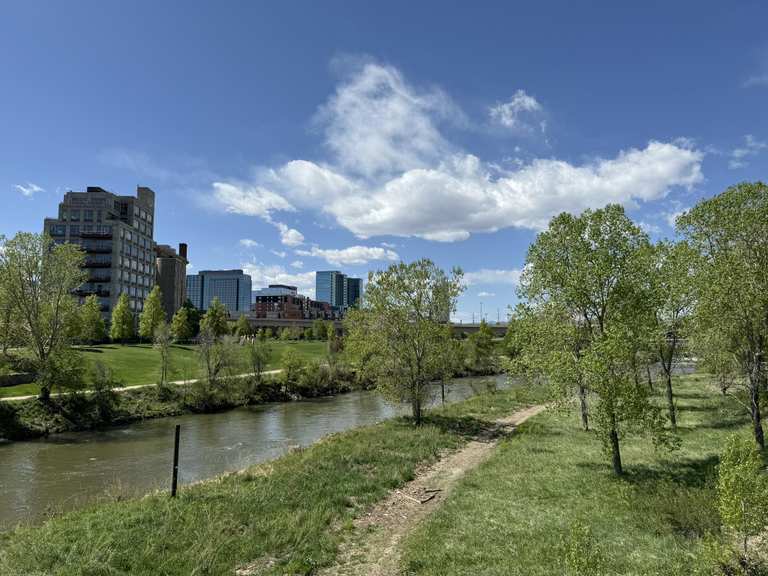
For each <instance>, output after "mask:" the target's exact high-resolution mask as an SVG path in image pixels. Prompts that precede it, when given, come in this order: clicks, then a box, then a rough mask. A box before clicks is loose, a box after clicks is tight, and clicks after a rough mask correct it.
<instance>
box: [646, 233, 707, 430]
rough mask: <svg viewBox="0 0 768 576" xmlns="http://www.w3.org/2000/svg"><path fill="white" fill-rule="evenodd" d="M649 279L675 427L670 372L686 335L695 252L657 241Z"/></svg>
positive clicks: (656, 337)
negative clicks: (651, 281) (652, 268)
mask: <svg viewBox="0 0 768 576" xmlns="http://www.w3.org/2000/svg"><path fill="white" fill-rule="evenodd" d="M654 255H655V265H654V270H653V272H654V273H653V274H652V275H651V278H652V279H653V292H654V307H655V311H654V324H655V328H656V330H655V334H654V338H653V340H654V348H655V352H656V358H658V361H659V365H660V366H661V371H662V372H663V375H664V382H665V390H666V396H667V410H668V412H669V421H670V423H671V424H672V428H673V429H674V428H676V427H677V414H676V410H675V397H674V391H673V389H672V372H673V371H674V368H675V362H676V361H677V358H678V356H679V354H680V352H681V349H680V348H681V342H682V341H683V340H684V339H685V338H686V336H687V333H688V326H689V323H690V322H689V320H690V316H691V314H692V312H693V308H694V304H695V301H696V300H695V292H694V283H693V267H694V260H695V258H696V254H695V252H694V251H693V250H692V249H691V247H690V246H689V245H688V243H687V242H677V243H671V242H659V243H658V244H657V245H656V246H654Z"/></svg>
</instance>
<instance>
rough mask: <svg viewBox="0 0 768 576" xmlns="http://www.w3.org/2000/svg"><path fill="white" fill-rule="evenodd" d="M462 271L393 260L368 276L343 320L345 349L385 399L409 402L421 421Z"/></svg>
mask: <svg viewBox="0 0 768 576" xmlns="http://www.w3.org/2000/svg"><path fill="white" fill-rule="evenodd" d="M461 279H462V272H461V270H459V269H454V270H453V272H452V274H451V275H450V276H449V275H446V273H445V272H444V271H443V270H441V269H440V268H438V267H437V266H436V265H435V264H434V263H433V262H431V261H430V260H427V259H422V260H417V261H416V262H413V263H411V264H405V263H403V262H401V263H399V264H393V265H392V266H390V267H389V268H388V269H386V270H384V271H378V272H373V273H370V274H369V275H368V288H367V295H366V299H365V301H364V302H363V303H362V305H361V307H360V308H359V309H358V310H350V311H349V313H348V315H347V318H346V320H345V335H346V337H345V349H346V350H347V353H348V355H349V357H350V358H351V359H352V361H353V362H354V363H355V364H356V365H357V368H358V370H360V371H361V372H362V373H363V374H367V375H370V376H372V377H373V379H374V380H375V381H376V383H377V389H378V390H379V391H380V392H381V393H383V394H384V395H385V397H387V398H389V399H391V400H394V401H400V402H408V403H410V404H411V409H412V412H413V418H414V420H415V422H416V424H417V425H419V424H421V418H422V406H423V403H424V400H425V399H426V396H427V393H428V385H429V382H430V381H432V380H433V379H434V378H436V377H438V376H439V374H440V370H441V366H440V360H441V358H442V357H443V356H442V355H443V350H444V348H445V347H446V346H449V345H450V338H449V337H448V336H447V334H446V331H445V323H446V322H447V321H448V319H449V317H450V314H451V312H452V311H453V310H454V309H455V304H456V299H457V297H458V295H459V294H460V292H461V289H462V287H461Z"/></svg>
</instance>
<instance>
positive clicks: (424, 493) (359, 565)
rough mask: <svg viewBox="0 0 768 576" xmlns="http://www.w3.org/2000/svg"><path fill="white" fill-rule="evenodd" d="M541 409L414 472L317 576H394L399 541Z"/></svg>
mask: <svg viewBox="0 0 768 576" xmlns="http://www.w3.org/2000/svg"><path fill="white" fill-rule="evenodd" d="M542 410H544V407H543V406H533V407H531V408H526V409H524V410H520V411H518V412H515V413H514V414H512V415H511V416H509V417H507V418H504V419H502V420H499V421H497V424H498V432H499V434H496V435H494V436H493V437H492V438H488V439H485V440H473V441H471V442H469V444H467V445H466V446H465V447H464V448H462V449H461V450H459V451H458V452H454V453H453V454H450V455H449V456H447V457H446V458H443V459H442V460H440V461H438V462H436V463H435V464H433V465H432V466H430V467H429V468H427V469H425V470H423V471H421V472H420V473H418V474H417V476H416V478H414V479H413V480H411V481H410V482H408V483H407V484H406V485H405V486H403V487H402V488H401V489H399V490H395V491H394V492H392V493H391V494H390V495H389V496H388V497H387V498H386V499H385V500H383V501H382V502H380V503H379V504H377V505H376V506H375V507H374V508H373V509H372V510H370V511H369V512H368V513H366V514H365V515H364V516H361V517H360V518H357V519H356V520H355V523H354V529H353V530H352V532H351V535H350V536H349V537H347V539H346V540H345V541H344V543H342V545H341V546H340V548H339V555H338V559H337V563H336V564H335V565H334V566H331V567H330V568H326V569H324V570H321V571H320V572H319V574H320V575H321V576H353V575H355V576H356V575H360V576H396V575H397V574H399V567H400V543H401V542H402V540H403V537H404V536H406V535H407V534H408V533H409V532H410V531H411V530H413V528H414V527H415V526H416V525H417V524H418V523H419V522H420V521H421V520H423V519H424V518H425V517H427V516H428V515H429V514H431V513H432V512H433V511H434V510H435V509H437V507H438V506H440V504H442V503H443V501H445V499H446V498H447V497H448V495H449V494H450V492H451V490H452V489H453V488H454V487H455V486H456V484H457V483H458V481H459V480H460V479H461V477H462V476H464V474H465V473H466V472H468V471H469V470H472V469H473V468H475V467H477V466H479V465H480V464H482V463H483V462H484V461H485V460H487V459H488V458H489V457H490V456H491V454H492V453H493V450H494V448H495V447H496V445H497V444H498V442H499V440H500V439H501V438H503V437H504V436H506V435H508V434H510V433H511V432H512V431H513V430H514V429H515V427H516V426H519V425H520V424H522V423H523V422H525V421H526V420H527V419H528V418H531V417H532V416H535V415H536V414H538V413H539V412H541V411H542Z"/></svg>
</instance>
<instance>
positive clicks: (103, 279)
mask: <svg viewBox="0 0 768 576" xmlns="http://www.w3.org/2000/svg"><path fill="white" fill-rule="evenodd" d="M111 281H112V277H111V276H109V275H107V276H104V275H98V274H91V275H89V276H88V282H89V283H90V284H109V283H110V282H111Z"/></svg>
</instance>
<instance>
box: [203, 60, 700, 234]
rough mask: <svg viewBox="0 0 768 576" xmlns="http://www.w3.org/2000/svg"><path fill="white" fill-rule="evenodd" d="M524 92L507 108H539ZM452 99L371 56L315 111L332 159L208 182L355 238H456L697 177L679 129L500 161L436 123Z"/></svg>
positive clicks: (242, 202)
mask: <svg viewBox="0 0 768 576" xmlns="http://www.w3.org/2000/svg"><path fill="white" fill-rule="evenodd" d="M531 98H532V97H530V96H528V95H527V94H525V93H524V92H518V93H516V94H515V96H514V97H513V98H512V100H510V102H507V103H506V105H509V106H508V107H507V109H508V110H509V112H508V115H509V114H511V113H512V111H514V109H515V106H516V107H517V109H519V110H521V111H523V112H526V111H529V112H531V111H536V109H537V108H540V105H539V104H538V102H536V101H535V100H529V99H531ZM515 102H516V104H515ZM533 102H535V104H534V103H533ZM513 104H514V105H513ZM453 109H455V105H454V104H453V103H452V102H451V101H450V99H449V98H448V97H447V96H446V95H445V94H443V93H442V92H440V91H437V90H422V89H419V88H416V87H414V86H412V85H411V84H409V83H408V82H407V81H406V80H405V79H404V78H403V76H402V75H401V74H400V73H399V72H398V71H397V70H396V69H394V68H392V67H391V66H384V65H381V64H376V63H367V64H365V65H364V66H362V67H360V68H359V69H357V70H356V71H355V72H354V73H352V74H351V75H350V76H349V77H348V78H347V79H346V80H345V81H343V82H342V83H341V84H340V85H339V86H338V88H337V90H336V92H335V93H334V94H333V95H332V96H331V98H330V99H329V101H328V102H327V103H326V104H325V105H324V106H322V107H321V109H320V112H319V114H318V123H319V125H320V126H321V127H322V129H323V130H324V133H325V137H326V145H327V148H328V150H329V151H330V158H329V159H328V161H326V162H313V161H309V160H292V161H290V162H287V163H285V164H283V165H281V166H277V167H273V168H261V169H259V170H257V171H256V177H255V181H254V182H252V183H249V184H242V183H236V182H230V183H217V185H215V186H214V194H215V195H216V198H217V200H218V201H219V202H220V203H222V205H223V206H224V207H225V209H226V210H229V211H231V212H237V213H242V214H251V215H256V216H260V217H262V218H265V219H269V220H270V221H271V218H272V214H273V213H274V212H279V211H293V210H296V209H309V210H314V211H317V212H322V213H325V214H326V215H328V216H329V217H330V218H332V219H333V220H335V221H336V222H337V223H338V224H339V225H341V226H342V227H344V228H346V229H348V230H350V231H351V232H353V233H354V234H355V235H356V236H358V237H360V238H369V237H372V236H382V235H391V236H402V237H408V236H415V237H420V238H425V239H428V240H435V241H441V242H453V241H458V240H464V239H466V238H468V237H469V236H470V235H471V234H473V233H480V232H494V231H496V230H499V229H502V228H508V227H519V228H528V229H541V228H543V227H545V226H546V224H547V222H548V221H549V219H550V218H551V217H552V216H554V215H555V214H557V213H559V212H561V211H569V212H574V213H576V212H580V211H582V210H584V209H585V208H594V207H598V206H603V205H604V204H606V203H608V202H616V203H620V204H624V205H635V204H637V203H639V202H647V201H651V200H656V199H659V198H663V197H665V196H666V195H667V194H668V192H669V191H670V189H672V188H674V187H685V188H690V187H692V186H694V185H695V184H697V183H698V182H700V181H701V180H702V173H701V163H702V160H703V156H704V154H703V153H702V152H701V151H698V150H696V149H695V148H694V147H693V146H690V145H689V144H687V143H686V142H684V141H673V142H659V141H651V142H649V143H648V144H647V145H645V146H644V147H641V148H629V149H627V150H623V151H620V152H618V153H617V154H616V155H615V156H614V157H607V158H596V159H593V160H591V161H587V162H584V163H581V164H573V163H570V162H566V161H564V160H558V159H554V158H541V159H533V160H530V161H527V162H524V163H521V164H519V165H517V166H513V167H512V168H511V169H507V168H502V167H499V166H497V165H494V164H492V163H490V162H485V161H483V160H482V159H480V158H478V157H477V156H475V155H473V154H471V153H469V152H466V151H463V150H461V149H460V148H459V147H457V146H454V145H453V144H451V143H449V142H448V141H447V139H446V138H445V137H444V136H443V133H442V132H441V130H440V124H441V122H443V121H445V119H446V116H447V115H449V114H450V111H451V110H453ZM500 110H501V109H500ZM497 115H498V117H499V119H500V121H501V119H502V118H507V116H504V115H503V113H502V112H501V111H499V112H498V113H497ZM505 121H510V122H511V120H505ZM302 240H303V237H302Z"/></svg>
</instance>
